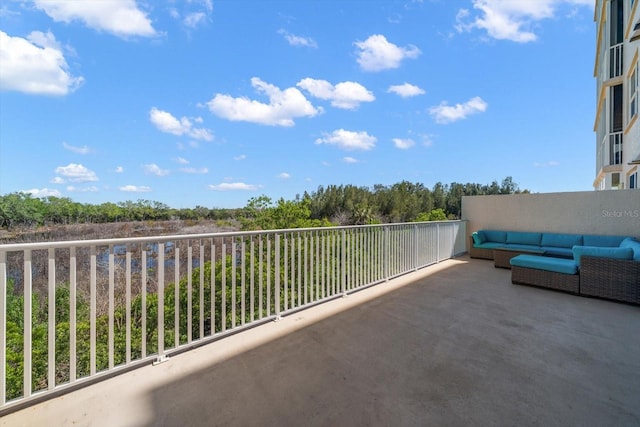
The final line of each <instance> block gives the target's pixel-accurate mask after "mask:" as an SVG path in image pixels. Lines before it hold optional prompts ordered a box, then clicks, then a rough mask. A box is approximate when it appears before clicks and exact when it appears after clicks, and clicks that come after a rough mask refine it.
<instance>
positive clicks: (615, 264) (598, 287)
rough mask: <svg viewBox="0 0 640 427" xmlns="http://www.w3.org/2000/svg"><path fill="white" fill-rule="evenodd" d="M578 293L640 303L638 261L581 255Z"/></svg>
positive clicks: (639, 263) (639, 264)
mask: <svg viewBox="0 0 640 427" xmlns="http://www.w3.org/2000/svg"><path fill="white" fill-rule="evenodd" d="M580 295H586V296H593V297H599V298H606V299H610V300H615V301H622V302H628V303H632V304H640V261H634V260H620V259H611V258H602V257H592V256H584V257H582V260H581V266H580Z"/></svg>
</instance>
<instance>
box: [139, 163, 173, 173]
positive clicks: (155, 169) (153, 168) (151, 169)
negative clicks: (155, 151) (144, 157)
mask: <svg viewBox="0 0 640 427" xmlns="http://www.w3.org/2000/svg"><path fill="white" fill-rule="evenodd" d="M142 169H143V170H144V173H146V174H148V175H155V176H166V175H169V171H168V170H167V169H162V168H161V167H160V166H158V165H156V164H155V163H150V164H148V165H142Z"/></svg>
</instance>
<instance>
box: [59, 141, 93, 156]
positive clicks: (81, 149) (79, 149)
mask: <svg viewBox="0 0 640 427" xmlns="http://www.w3.org/2000/svg"><path fill="white" fill-rule="evenodd" d="M62 146H63V147H64V148H65V149H66V150H69V151H71V152H74V153H77V154H89V153H90V152H91V149H90V148H89V147H87V146H86V145H84V146H82V147H75V146H73V145H70V144H67V143H66V142H63V143H62Z"/></svg>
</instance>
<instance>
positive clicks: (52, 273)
mask: <svg viewBox="0 0 640 427" xmlns="http://www.w3.org/2000/svg"><path fill="white" fill-rule="evenodd" d="M48 252H49V253H48V257H49V271H48V273H49V274H48V276H49V282H48V285H49V296H48V299H49V301H48V305H47V307H48V308H49V313H48V317H49V319H48V321H47V326H48V328H47V329H48V331H47V338H48V343H47V351H48V353H49V354H48V360H47V364H48V368H49V369H48V370H49V372H48V373H47V377H48V378H47V383H48V384H47V385H48V389H49V390H53V389H54V388H55V386H56V250H55V249H54V248H49V251H48ZM1 366H4V365H1Z"/></svg>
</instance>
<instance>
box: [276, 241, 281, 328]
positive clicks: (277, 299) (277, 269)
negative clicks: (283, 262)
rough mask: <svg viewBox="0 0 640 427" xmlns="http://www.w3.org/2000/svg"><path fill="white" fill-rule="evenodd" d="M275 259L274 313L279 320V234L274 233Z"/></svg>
mask: <svg viewBox="0 0 640 427" xmlns="http://www.w3.org/2000/svg"><path fill="white" fill-rule="evenodd" d="M275 237H276V242H275V245H276V248H275V249H276V255H275V256H276V260H275V263H276V265H275V275H276V277H275V288H276V289H275V315H276V320H280V234H278V233H276V235H275Z"/></svg>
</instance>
